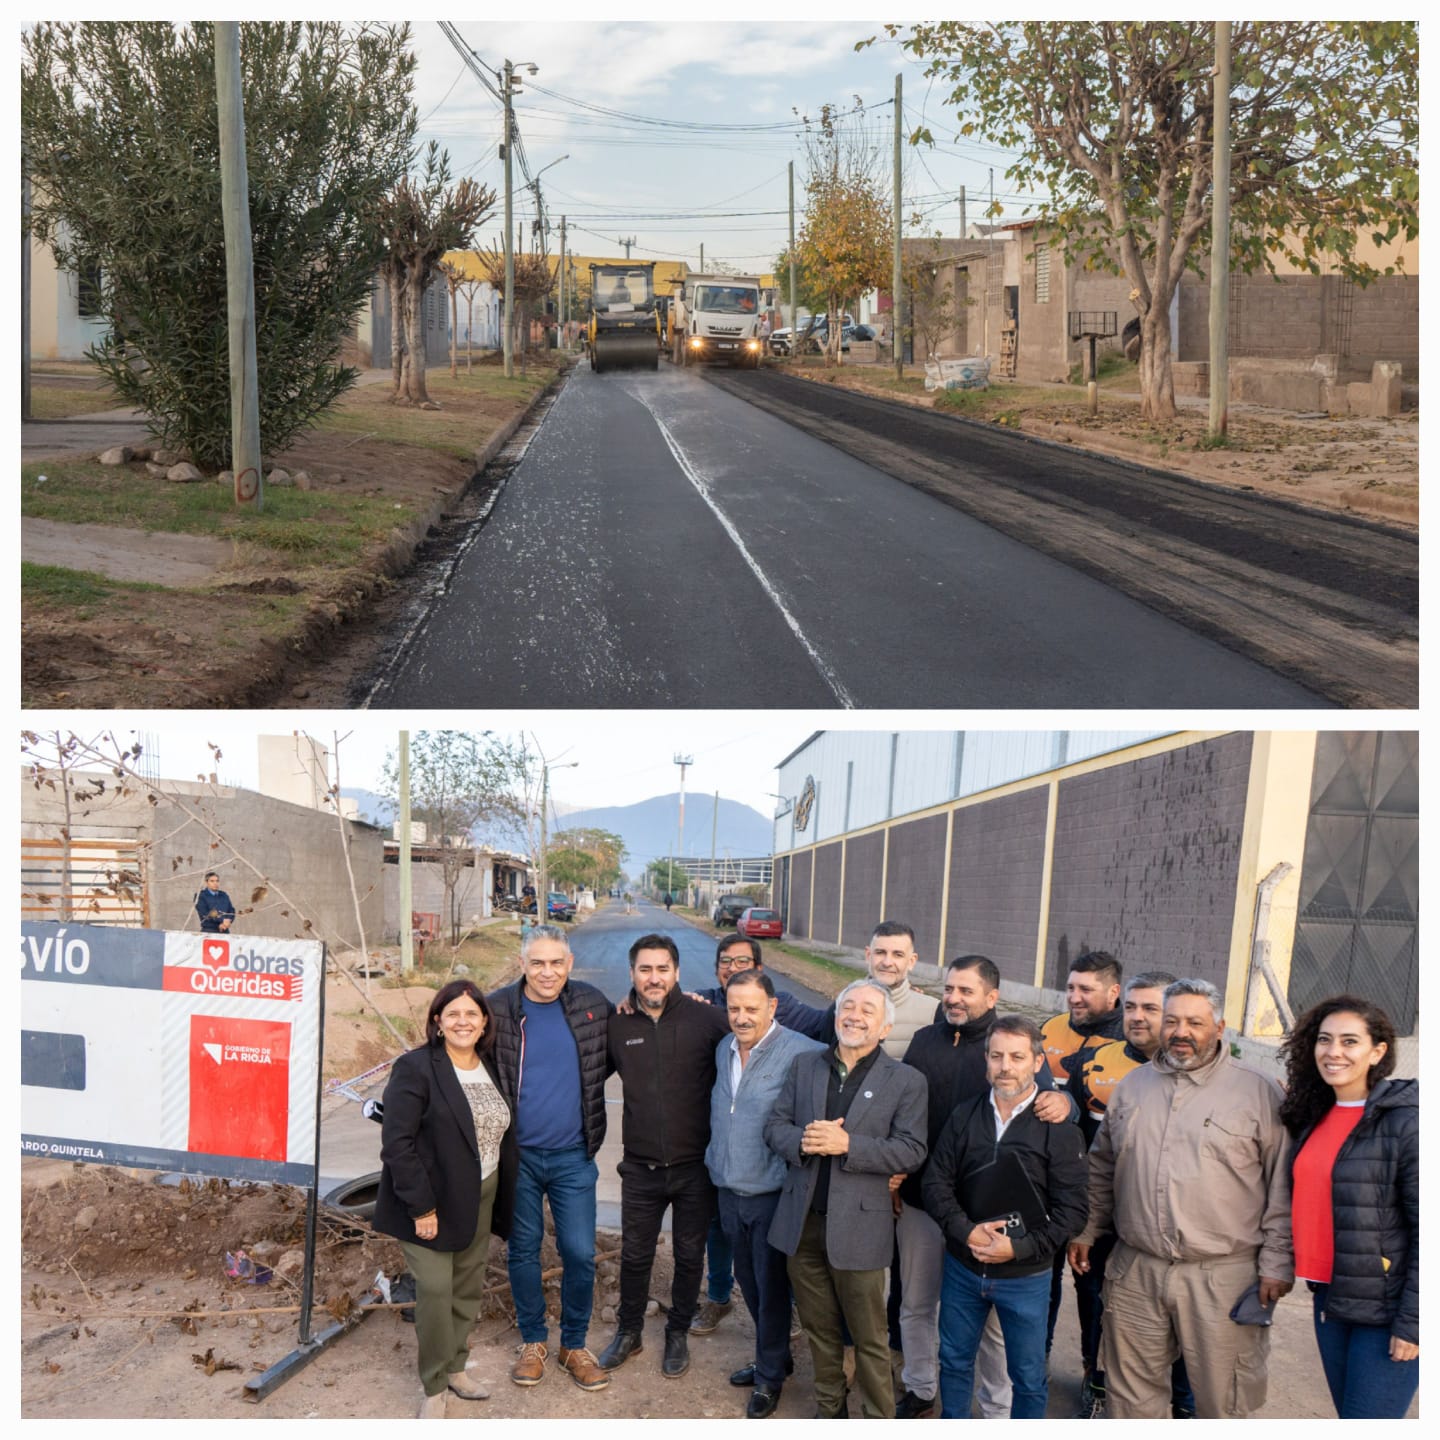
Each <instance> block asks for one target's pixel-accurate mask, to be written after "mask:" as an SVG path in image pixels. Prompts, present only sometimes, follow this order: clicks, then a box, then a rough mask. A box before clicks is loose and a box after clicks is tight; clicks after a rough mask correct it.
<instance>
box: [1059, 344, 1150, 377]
mask: <svg viewBox="0 0 1440 1440" xmlns="http://www.w3.org/2000/svg"><path fill="white" fill-rule="evenodd" d="M1085 363H1086V362H1085V361H1084V360H1080V361H1077V362H1076V363H1075V364H1074V365H1072V366H1071V367H1070V373H1069V375H1067V376H1066V377H1065V378H1066V381H1067V383H1068V384H1071V385H1084V384H1085V383H1086V381H1085ZM1095 368H1096V371H1097V372H1098V373H1097V374H1096V376H1095V380H1096V383H1097V384H1099V385H1103V384H1105V382H1106V381H1107V380H1114V379H1115V378H1117V377H1120V378H1123V379H1131V378H1133V377H1135V376H1137V375H1138V374H1139V372H1140V367H1139V366H1138V365H1134V364H1132V363H1131V362H1130V361H1129V360H1127V359H1126V358H1125V357H1124V356H1123V355H1122V354H1121V353H1120V352H1119V351H1118V350H1102V351H1101V352H1100V354H1099V355H1097V356H1096V358H1095Z"/></svg>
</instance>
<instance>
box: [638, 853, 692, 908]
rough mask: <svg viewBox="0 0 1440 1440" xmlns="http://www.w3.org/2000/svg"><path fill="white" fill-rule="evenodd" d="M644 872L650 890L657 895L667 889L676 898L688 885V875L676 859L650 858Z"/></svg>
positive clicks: (682, 893) (683, 892)
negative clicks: (647, 878)
mask: <svg viewBox="0 0 1440 1440" xmlns="http://www.w3.org/2000/svg"><path fill="white" fill-rule="evenodd" d="M646 874H647V875H648V877H649V885H650V888H651V890H653V891H654V892H655V893H656V894H658V895H663V894H665V893H666V891H669V893H670V894H671V895H674V896H676V897H677V898H678V897H679V896H682V895H684V894H685V892H686V891H687V890H688V889H689V887H690V876H689V874H688V873H687V872H686V870H685V867H684V866H683V865H681V864H680V862H679V861H678V860H674V861H672V860H670V859H668V858H667V859H665V860H652V861H651V862H650V864H649V865H648V866H647V867H646Z"/></svg>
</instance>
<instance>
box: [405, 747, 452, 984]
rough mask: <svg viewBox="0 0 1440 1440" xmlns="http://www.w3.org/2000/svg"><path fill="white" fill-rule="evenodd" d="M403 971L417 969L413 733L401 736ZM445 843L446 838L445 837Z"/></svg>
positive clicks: (442, 839) (442, 838)
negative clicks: (412, 864)
mask: <svg viewBox="0 0 1440 1440" xmlns="http://www.w3.org/2000/svg"><path fill="white" fill-rule="evenodd" d="M396 839H398V840H399V841H400V969H401V971H402V972H403V973H404V974H406V975H408V974H409V973H410V972H411V971H412V970H413V969H414V968H415V925H414V921H413V919H412V916H413V913H414V905H415V899H414V889H413V884H414V882H413V879H412V875H411V870H410V732H409V731H408V730H402V731H401V732H400V834H399V835H398V836H396ZM441 843H442V844H443V843H444V837H443V836H442V837H441Z"/></svg>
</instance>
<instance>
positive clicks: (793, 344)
mask: <svg viewBox="0 0 1440 1440" xmlns="http://www.w3.org/2000/svg"><path fill="white" fill-rule="evenodd" d="M795 300H796V295H795V162H794V161H793V160H792V161H791V162H790V353H791V354H792V355H794V354H795V353H796V350H797V348H798V346H797V340H798V337H799V325H798V323H797V322H796V319H795Z"/></svg>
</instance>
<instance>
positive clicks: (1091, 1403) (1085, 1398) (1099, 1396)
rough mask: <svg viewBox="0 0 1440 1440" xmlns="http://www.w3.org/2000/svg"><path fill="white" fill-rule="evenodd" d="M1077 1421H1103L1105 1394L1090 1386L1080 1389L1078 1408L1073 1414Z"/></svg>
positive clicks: (1083, 1386)
mask: <svg viewBox="0 0 1440 1440" xmlns="http://www.w3.org/2000/svg"><path fill="white" fill-rule="evenodd" d="M1075 1418H1076V1419H1077V1420H1103V1419H1104V1418H1105V1392H1104V1391H1103V1390H1096V1389H1095V1388H1094V1386H1092V1385H1082V1386H1081V1388H1080V1408H1079V1409H1078V1410H1077V1411H1076V1412H1075Z"/></svg>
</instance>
